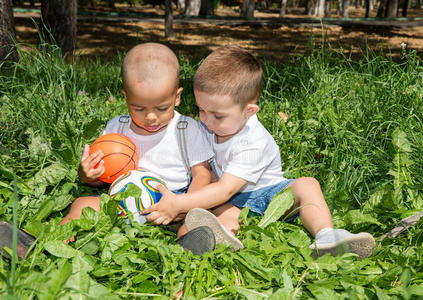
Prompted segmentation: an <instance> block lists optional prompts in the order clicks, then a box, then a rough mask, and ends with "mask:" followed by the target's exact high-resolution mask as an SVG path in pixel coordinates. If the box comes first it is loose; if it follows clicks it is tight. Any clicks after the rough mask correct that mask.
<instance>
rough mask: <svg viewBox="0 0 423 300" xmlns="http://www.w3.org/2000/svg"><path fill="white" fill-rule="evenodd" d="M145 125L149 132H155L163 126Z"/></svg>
mask: <svg viewBox="0 0 423 300" xmlns="http://www.w3.org/2000/svg"><path fill="white" fill-rule="evenodd" d="M143 127H144V129H145V130H147V131H149V132H155V131H157V130H159V129H160V128H161V126H160V125H144V126H143Z"/></svg>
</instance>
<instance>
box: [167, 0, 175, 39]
mask: <svg viewBox="0 0 423 300" xmlns="http://www.w3.org/2000/svg"><path fill="white" fill-rule="evenodd" d="M172 35H173V8H172V2H171V0H165V37H166V38H168V37H171V36H172Z"/></svg>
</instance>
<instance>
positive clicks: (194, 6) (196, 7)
mask: <svg viewBox="0 0 423 300" xmlns="http://www.w3.org/2000/svg"><path fill="white" fill-rule="evenodd" d="M186 4H187V9H186V11H185V14H186V15H187V16H198V14H199V13H200V8H201V0H187V3H186Z"/></svg>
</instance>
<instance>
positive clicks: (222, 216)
mask: <svg viewBox="0 0 423 300" xmlns="http://www.w3.org/2000/svg"><path fill="white" fill-rule="evenodd" d="M211 212H212V213H213V214H214V215H215V216H216V217H217V218H218V219H219V221H220V223H221V224H222V225H223V226H225V228H226V229H228V230H229V231H230V232H231V233H232V234H233V235H236V233H237V232H238V230H239V221H238V217H239V214H240V213H241V209H240V208H239V207H236V206H234V205H232V204H230V203H224V204H222V205H219V206H217V207H215V208H213V209H211Z"/></svg>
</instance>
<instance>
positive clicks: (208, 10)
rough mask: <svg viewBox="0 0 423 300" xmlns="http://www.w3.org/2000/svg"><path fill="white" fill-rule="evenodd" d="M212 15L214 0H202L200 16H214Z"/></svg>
mask: <svg viewBox="0 0 423 300" xmlns="http://www.w3.org/2000/svg"><path fill="white" fill-rule="evenodd" d="M212 15H214V1H213V0H201V7H200V16H212Z"/></svg>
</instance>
